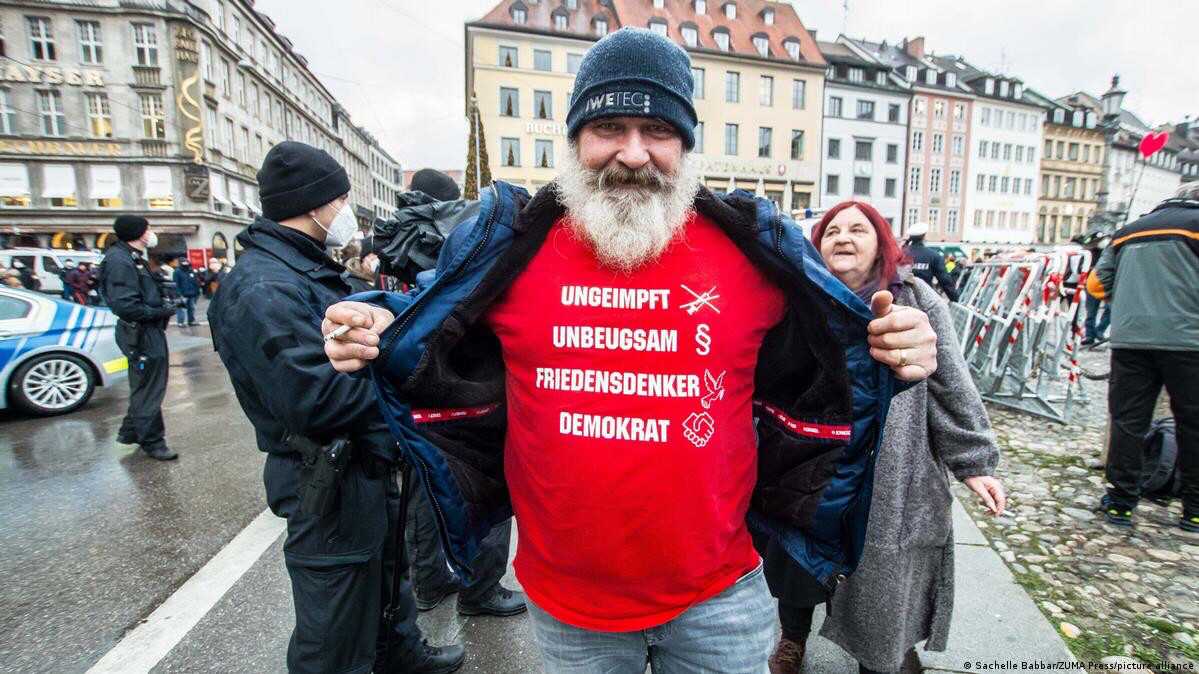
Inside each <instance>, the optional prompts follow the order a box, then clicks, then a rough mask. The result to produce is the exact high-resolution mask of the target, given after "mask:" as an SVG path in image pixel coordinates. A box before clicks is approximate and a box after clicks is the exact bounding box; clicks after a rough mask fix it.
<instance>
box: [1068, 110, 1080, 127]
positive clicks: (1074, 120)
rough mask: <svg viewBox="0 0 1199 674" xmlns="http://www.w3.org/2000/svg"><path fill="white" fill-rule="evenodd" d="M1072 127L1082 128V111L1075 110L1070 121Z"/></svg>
mask: <svg viewBox="0 0 1199 674" xmlns="http://www.w3.org/2000/svg"><path fill="white" fill-rule="evenodd" d="M1070 124H1071V125H1073V126H1082V110H1075V111H1074V115H1073V118H1072V119H1071V120H1070Z"/></svg>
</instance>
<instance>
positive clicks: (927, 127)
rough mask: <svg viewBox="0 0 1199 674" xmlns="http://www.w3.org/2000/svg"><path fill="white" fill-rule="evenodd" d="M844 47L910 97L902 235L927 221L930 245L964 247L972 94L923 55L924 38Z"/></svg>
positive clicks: (955, 75) (956, 77) (851, 43)
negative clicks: (879, 66)
mask: <svg viewBox="0 0 1199 674" xmlns="http://www.w3.org/2000/svg"><path fill="white" fill-rule="evenodd" d="M841 42H842V43H843V44H845V45H847V46H849V47H850V48H852V49H853V50H854V51H855V52H857V53H859V54H862V55H864V56H868V57H870V58H873V59H876V60H877V61H879V62H880V63H883V64H885V65H887V66H888V67H889V68H891V71H892V73H893V74H894V75H895V76H896V77H897V78H898V79H899V80H900V81H901V82H902V83H903V84H904V85H905V86H907V87H909V88H910V91H911V99H910V103H909V108H908V129H907V130H908V133H907V165H906V167H905V174H904V177H905V180H904V184H903V186H902V189H903V191H904V210H903V222H902V227H901V230H900V231H901V233H903V232H906V231H907V228H908V227H910V226H911V225H912V224H914V223H916V222H921V221H923V222H927V223H928V239H929V240H930V241H939V242H959V241H962V240H963V231H964V226H965V220H964V219H965V217H966V213H967V212H968V211H967V207H968V201H969V198H968V196H967V191H966V187H967V180H968V175H969V170H970V161H971V159H970V156H969V153H968V152H967V148H969V147H970V143H971V136H970V134H971V125H970V120H971V114H972V110H973V105H974V95H973V93H972V92H971V90H970V88H969V87H967V86H966V85H965V84H964V83H963V82H962V81H961V79H960V77H959V75H958V73H957V72H955V71H952V70H944V69H942V68H941V67H940V66H939V65H938V64H937V63H936V60H935V57H931V56H929V55H927V54H925V51H924V38H922V37H918V38H915V39H912V40H907V39H905V40H903V41H902V42H901V43H899V44H897V45H888V44H887V43H885V42H881V43H874V42H867V41H865V40H851V39H845V38H843V39H842V40H841Z"/></svg>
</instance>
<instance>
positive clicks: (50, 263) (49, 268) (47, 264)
mask: <svg viewBox="0 0 1199 674" xmlns="http://www.w3.org/2000/svg"><path fill="white" fill-rule="evenodd" d="M42 268H43V269H45V270H46V273H47V274H57V273H59V272H60V271H62V270H61V268H59V266H58V263H57V262H55V261H54V258H52V257H50V256H49V255H43V256H42Z"/></svg>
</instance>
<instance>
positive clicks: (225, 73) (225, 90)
mask: <svg viewBox="0 0 1199 674" xmlns="http://www.w3.org/2000/svg"><path fill="white" fill-rule="evenodd" d="M230 72H231V70H230V67H229V62H228V61H226V60H225V59H221V93H222V94H224V95H225V98H226V99H227V98H229V96H230V94H231V93H232V92H231V88H230V86H229V81H230Z"/></svg>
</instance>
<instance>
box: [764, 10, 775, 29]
mask: <svg viewBox="0 0 1199 674" xmlns="http://www.w3.org/2000/svg"><path fill="white" fill-rule="evenodd" d="M762 23H765V24H766V25H767V26H773V25H774V10H773V9H771V8H770V7H767V8H766V9H764V10H762Z"/></svg>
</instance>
